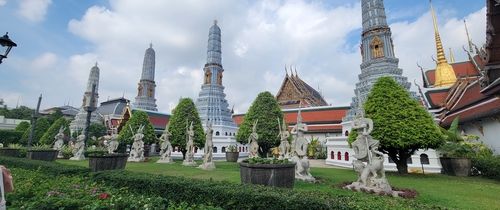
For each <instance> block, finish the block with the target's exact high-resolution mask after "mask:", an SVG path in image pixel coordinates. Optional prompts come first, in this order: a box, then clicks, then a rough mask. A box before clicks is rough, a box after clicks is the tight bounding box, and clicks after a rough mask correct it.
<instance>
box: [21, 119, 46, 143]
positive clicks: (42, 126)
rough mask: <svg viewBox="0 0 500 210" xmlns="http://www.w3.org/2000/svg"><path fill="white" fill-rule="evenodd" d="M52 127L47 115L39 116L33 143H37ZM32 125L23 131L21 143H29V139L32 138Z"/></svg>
mask: <svg viewBox="0 0 500 210" xmlns="http://www.w3.org/2000/svg"><path fill="white" fill-rule="evenodd" d="M49 127H50V123H49V121H48V120H47V118H45V117H41V118H38V119H37V120H36V125H35V133H34V134H33V142H31V145H34V144H37V143H38V142H39V141H40V139H41V138H42V136H43V134H45V132H47V130H48V129H49ZM30 132H31V126H30V127H29V128H28V130H26V131H25V132H24V133H23V137H22V138H21V144H23V145H28V140H29V138H30Z"/></svg>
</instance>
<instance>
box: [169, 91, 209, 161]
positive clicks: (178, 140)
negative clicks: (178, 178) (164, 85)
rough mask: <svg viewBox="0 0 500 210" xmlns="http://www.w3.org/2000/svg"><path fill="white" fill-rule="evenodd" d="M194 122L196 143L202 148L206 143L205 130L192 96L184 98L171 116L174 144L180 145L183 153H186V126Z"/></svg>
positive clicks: (170, 123)
mask: <svg viewBox="0 0 500 210" xmlns="http://www.w3.org/2000/svg"><path fill="white" fill-rule="evenodd" d="M191 122H193V130H194V140H193V141H194V145H195V146H196V147H198V148H201V147H203V146H204V144H205V132H204V131H203V126H202V125H201V120H200V116H199V115H198V111H197V110H196V107H195V105H194V103H193V100H191V99H190V98H182V99H180V100H179V104H177V106H176V107H175V109H174V110H173V112H172V117H171V118H170V122H169V127H168V131H170V133H171V134H172V136H171V142H172V146H178V147H180V149H181V152H182V155H183V156H185V155H186V140H187V136H186V128H187V127H188V126H189V125H187V124H188V123H191Z"/></svg>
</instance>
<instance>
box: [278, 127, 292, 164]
mask: <svg viewBox="0 0 500 210" xmlns="http://www.w3.org/2000/svg"><path fill="white" fill-rule="evenodd" d="M278 126H279V127H280V134H279V137H280V139H281V142H280V146H279V159H280V160H281V159H289V158H290V143H289V142H288V137H290V132H288V129H287V127H286V123H285V119H283V124H282V125H281V123H280V119H279V118H278Z"/></svg>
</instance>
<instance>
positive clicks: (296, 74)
mask: <svg viewBox="0 0 500 210" xmlns="http://www.w3.org/2000/svg"><path fill="white" fill-rule="evenodd" d="M295 76H296V77H298V76H299V74H298V73H297V66H295Z"/></svg>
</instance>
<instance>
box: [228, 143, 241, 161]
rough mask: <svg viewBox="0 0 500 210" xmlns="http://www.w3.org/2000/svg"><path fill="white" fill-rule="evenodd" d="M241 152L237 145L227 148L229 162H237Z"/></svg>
mask: <svg viewBox="0 0 500 210" xmlns="http://www.w3.org/2000/svg"><path fill="white" fill-rule="evenodd" d="M239 156H240V153H239V152H238V149H237V148H236V145H229V146H228V147H227V149H226V161H227V162H237V161H238V157H239Z"/></svg>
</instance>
